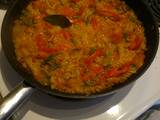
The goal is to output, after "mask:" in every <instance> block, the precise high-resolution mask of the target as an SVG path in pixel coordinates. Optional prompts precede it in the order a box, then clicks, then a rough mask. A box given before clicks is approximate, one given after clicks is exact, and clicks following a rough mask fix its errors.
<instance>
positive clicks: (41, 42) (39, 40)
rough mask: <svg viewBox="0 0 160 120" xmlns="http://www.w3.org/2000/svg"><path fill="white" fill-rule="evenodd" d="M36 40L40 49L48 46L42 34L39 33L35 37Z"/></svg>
mask: <svg viewBox="0 0 160 120" xmlns="http://www.w3.org/2000/svg"><path fill="white" fill-rule="evenodd" d="M35 41H36V45H37V47H38V49H39V50H41V51H43V50H44V48H45V47H46V43H45V40H44V36H43V35H42V34H38V35H37V36H36V37H35Z"/></svg>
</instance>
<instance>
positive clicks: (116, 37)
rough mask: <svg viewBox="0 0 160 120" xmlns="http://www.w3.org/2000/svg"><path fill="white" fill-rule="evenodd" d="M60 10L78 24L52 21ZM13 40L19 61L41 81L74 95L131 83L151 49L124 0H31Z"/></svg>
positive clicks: (17, 24)
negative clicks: (65, 26) (128, 79)
mask: <svg viewBox="0 0 160 120" xmlns="http://www.w3.org/2000/svg"><path fill="white" fill-rule="evenodd" d="M55 14H58V15H64V16H66V17H67V18H68V19H69V20H70V21H71V23H72V25H71V26H70V27H67V28H63V27H60V26H57V25H53V24H51V21H52V19H51V18H50V16H51V15H55ZM45 18H49V19H50V22H48V21H47V20H46V19H45ZM13 40H14V46H15V52H16V56H17V59H18V61H19V62H20V63H21V64H22V65H23V67H24V68H26V69H27V70H28V71H30V72H31V73H32V74H33V76H34V78H35V79H36V80H37V81H38V82H39V83H41V84H42V85H44V86H50V87H51V89H53V90H58V91H60V92H64V93H69V94H83V95H89V94H94V93H98V92H103V91H107V90H110V89H111V88H112V87H113V86H115V85H117V84H120V83H123V82H125V81H126V80H127V78H128V77H129V76H131V75H132V74H134V73H136V71H137V70H138V69H139V68H140V67H141V66H142V65H143V63H144V58H145V54H144V52H145V51H146V40H145V35H144V28H143V26H142V25H141V23H140V21H139V20H138V19H137V17H136V16H135V14H134V12H133V11H132V10H131V9H130V8H129V7H128V6H127V5H126V4H125V2H124V1H122V0H31V2H30V3H29V4H28V6H27V7H26V8H25V9H24V10H23V12H22V14H21V16H20V17H19V18H17V20H15V22H14V26H13Z"/></svg>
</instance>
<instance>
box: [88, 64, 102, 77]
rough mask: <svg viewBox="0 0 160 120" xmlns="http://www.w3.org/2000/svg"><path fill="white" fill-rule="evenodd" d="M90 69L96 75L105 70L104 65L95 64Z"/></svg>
mask: <svg viewBox="0 0 160 120" xmlns="http://www.w3.org/2000/svg"><path fill="white" fill-rule="evenodd" d="M90 70H91V72H92V75H94V76H95V75H97V74H100V73H102V72H103V71H104V69H103V66H93V65H92V66H91V67H90Z"/></svg>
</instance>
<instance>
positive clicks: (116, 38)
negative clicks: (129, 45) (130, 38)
mask: <svg viewBox="0 0 160 120" xmlns="http://www.w3.org/2000/svg"><path fill="white" fill-rule="evenodd" d="M109 36H110V38H111V42H112V43H113V44H118V43H120V42H121V41H122V40H123V34H122V31H121V30H116V31H113V32H112V33H110V35H109Z"/></svg>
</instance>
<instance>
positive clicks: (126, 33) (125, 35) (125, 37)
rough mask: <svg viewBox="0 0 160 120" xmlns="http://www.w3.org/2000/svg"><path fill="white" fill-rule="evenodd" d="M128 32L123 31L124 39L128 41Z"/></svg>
mask: <svg viewBox="0 0 160 120" xmlns="http://www.w3.org/2000/svg"><path fill="white" fill-rule="evenodd" d="M128 36H129V35H128V32H124V33H123V38H124V40H125V41H126V42H128Z"/></svg>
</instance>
